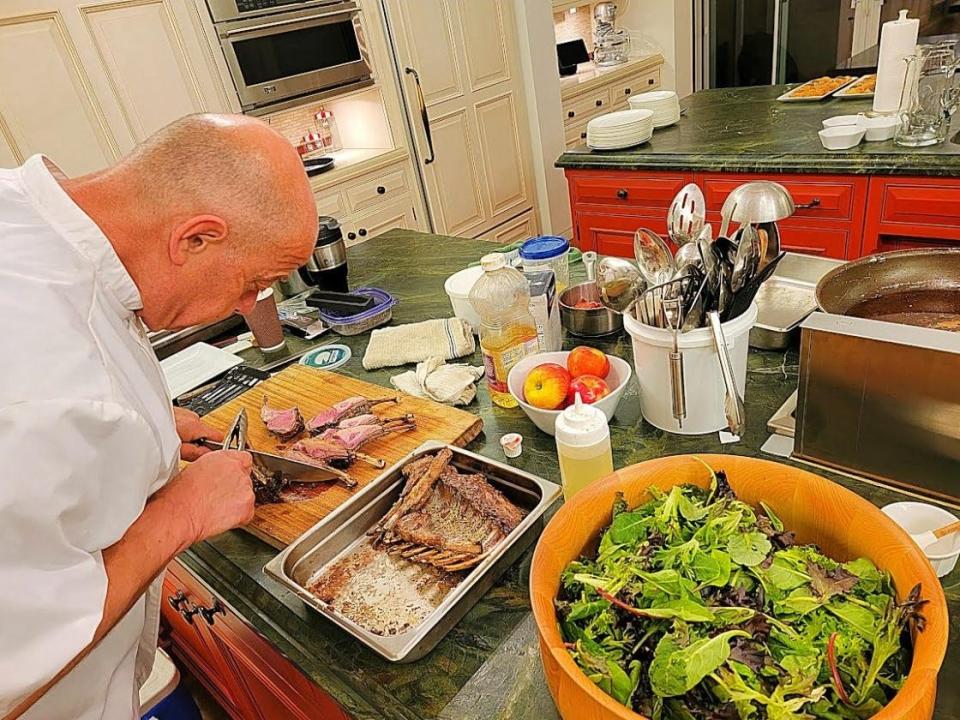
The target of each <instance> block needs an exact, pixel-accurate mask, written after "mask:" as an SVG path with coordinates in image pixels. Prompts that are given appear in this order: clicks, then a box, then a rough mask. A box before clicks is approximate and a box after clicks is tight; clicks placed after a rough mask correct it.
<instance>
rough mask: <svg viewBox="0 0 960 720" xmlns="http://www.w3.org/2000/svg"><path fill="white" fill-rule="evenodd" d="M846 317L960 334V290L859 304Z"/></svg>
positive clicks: (906, 294)
mask: <svg viewBox="0 0 960 720" xmlns="http://www.w3.org/2000/svg"><path fill="white" fill-rule="evenodd" d="M844 315H852V316H853V317H862V318H870V319H872V320H884V321H886V322H894V323H900V324H902V325H916V326H919V327H926V328H934V329H937V330H950V331H953V332H960V290H957V289H949V290H948V289H944V290H933V289H925V290H904V291H900V292H891V293H885V294H883V295H880V296H879V297H873V298H868V299H866V300H861V301H860V302H858V303H856V304H855V305H853V306H852V307H850V309H849V310H847V311H846V312H845V313H844Z"/></svg>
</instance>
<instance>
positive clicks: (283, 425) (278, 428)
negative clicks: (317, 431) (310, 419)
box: [260, 395, 304, 440]
mask: <svg viewBox="0 0 960 720" xmlns="http://www.w3.org/2000/svg"><path fill="white" fill-rule="evenodd" d="M260 419H261V420H263V424H264V425H266V426H267V430H269V431H270V432H272V433H273V434H274V435H276V436H277V437H278V438H280V439H281V440H289V439H291V438H293V437H296V436H297V435H299V434H300V433H301V432H303V427H304V425H303V416H302V415H301V414H300V408H297V407H292V408H287V409H286V410H278V409H276V408H272V407H270V402H269V399H268V398H267V396H266V395H264V396H263V405H262V406H261V407H260Z"/></svg>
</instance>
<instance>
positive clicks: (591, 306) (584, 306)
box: [573, 299, 603, 310]
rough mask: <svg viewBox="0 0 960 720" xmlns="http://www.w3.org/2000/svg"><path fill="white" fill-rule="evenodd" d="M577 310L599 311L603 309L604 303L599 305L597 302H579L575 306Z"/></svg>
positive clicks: (581, 300)
mask: <svg viewBox="0 0 960 720" xmlns="http://www.w3.org/2000/svg"><path fill="white" fill-rule="evenodd" d="M573 307H574V308H576V309H577V310H597V309H599V308H602V307H603V304H602V303H598V302H597V301H596V300H584V299H580V300H577V302H576V304H575V305H574V306H573Z"/></svg>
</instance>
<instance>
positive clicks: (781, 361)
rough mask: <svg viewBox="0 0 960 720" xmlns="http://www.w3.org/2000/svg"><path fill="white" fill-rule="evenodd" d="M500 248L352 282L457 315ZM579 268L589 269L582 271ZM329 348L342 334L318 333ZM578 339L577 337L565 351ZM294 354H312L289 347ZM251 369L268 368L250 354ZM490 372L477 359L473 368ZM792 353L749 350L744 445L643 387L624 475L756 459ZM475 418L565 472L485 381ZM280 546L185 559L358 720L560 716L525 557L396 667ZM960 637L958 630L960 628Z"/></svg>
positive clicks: (619, 428) (234, 547)
mask: <svg viewBox="0 0 960 720" xmlns="http://www.w3.org/2000/svg"><path fill="white" fill-rule="evenodd" d="M493 249H494V246H492V245H490V244H488V243H485V242H483V241H478V240H462V239H457V238H449V237H441V236H437V235H426V234H422V233H416V232H411V231H392V232H389V233H387V234H385V235H382V236H380V237H379V238H376V239H375V240H371V241H368V242H366V243H364V244H362V245H358V246H356V247H352V248H350V250H349V252H348V258H349V265H350V278H351V282H352V284H353V285H355V286H356V285H359V284H360V283H363V284H364V285H375V286H378V287H382V288H386V289H388V290H390V291H391V292H392V293H394V294H396V295H397V296H398V297H399V298H400V304H399V305H398V306H397V307H396V309H395V312H394V322H395V323H406V322H414V321H418V320H424V319H428V318H433V317H446V316H449V315H450V314H451V310H450V306H449V302H448V299H447V297H446V294H445V293H444V292H443V281H444V279H445V278H446V277H447V276H448V275H450V274H451V273H453V272H455V271H456V270H458V269H460V268H462V267H464V266H465V265H467V264H468V263H470V262H472V261H474V260H477V259H478V258H479V257H480V256H481V255H483V254H484V253H486V252H489V251H491V250H493ZM576 272H577V273H578V274H579V273H580V272H582V269H581V268H577V269H576ZM333 340H334V341H336V342H345V343H346V344H347V345H349V346H350V347H351V348H352V349H353V351H354V357H353V358H352V359H351V360H350V362H349V363H348V364H347V365H345V366H343V367H342V368H340V370H339V372H343V373H345V374H347V375H351V376H355V377H360V378H363V379H365V380H369V381H372V382H376V383H381V384H384V385H386V384H388V379H389V377H390V376H391V375H392V374H396V373H397V372H398V370H397V369H394V370H392V371H390V370H384V371H377V372H372V373H368V372H365V371H364V370H363V369H362V367H361V365H360V358H361V357H362V354H363V350H364V348H365V347H366V342H367V336H359V337H355V338H333ZM320 341H321V342H330V341H331V339H327V338H320ZM575 344H577V343H574V342H570V341H568V342H567V346H568V347H572V346H573V345H575ZM291 347H292V349H294V350H295V349H297V348H299V347H302V345H301V344H300V343H299V342H296V341H292V342H291ZM601 347H602V348H603V349H604V350H605V351H606V352H608V353H611V354H614V355H618V356H621V357H623V358H625V359H627V360H630V361H631V362H632V354H631V348H630V342H629V339H628V338H627V337H626V336H622V337H620V338H619V339H618V340H616V341H611V342H607V343H603V344H602V345H601ZM248 359H249V360H252V361H254V362H257V361H260V360H262V358H258V357H256V354H254V355H251V356H250V357H249V358H248ZM471 360H472V362H474V363H475V364H477V363H479V357H477V356H475V357H473V358H472V359H471ZM796 363H797V355H796V353H795V352H788V353H786V354H783V353H761V352H753V353H751V355H750V365H749V373H748V379H747V390H746V410H747V418H748V429H747V432H746V433H745V436H744V438H743V440H742V441H741V442H740V443H738V444H734V445H721V444H720V443H719V441H718V439H717V437H716V436H715V435H712V436H699V437H681V436H675V435H668V434H665V433H663V432H661V431H659V430H656V429H654V428H652V427H651V426H650V425H648V424H645V423H644V422H643V421H642V419H641V417H640V410H639V405H638V400H637V387H636V384H635V381H633V382H632V383H631V387H630V388H628V390H627V393H626V394H625V396H624V398H623V400H622V402H621V404H620V409H619V411H618V413H617V416H616V418H615V419H614V421H613V423H612V424H611V432H612V437H613V446H614V462H615V464H616V467H622V466H625V465H630V464H633V463H638V462H642V461H644V460H648V459H651V458H656V457H660V456H662V455H671V454H677V453H688V452H719V453H736V454H740V455H750V456H759V454H760V453H759V447H760V445H761V444H762V443H763V442H764V441H765V440H766V438H767V431H766V422H767V419H768V418H769V417H770V416H771V415H772V414H773V413H774V411H775V410H776V409H777V408H778V407H779V406H780V405H781V404H782V403H783V401H784V400H785V399H786V398H787V397H788V396H789V395H790V393H791V392H793V390H794V389H795V388H796V385H797V365H796ZM469 409H470V410H472V411H474V412H477V413H479V415H480V416H481V417H482V418H483V421H484V426H485V431H484V434H483V435H481V436H480V438H478V439H477V440H476V441H475V442H474V443H472V444H471V446H470V449H472V450H475V451H477V452H480V453H483V454H486V455H489V456H491V457H493V458H496V459H499V460H502V459H503V455H502V453H501V450H500V446H499V444H498V442H497V440H498V438H499V437H500V436H501V435H502V434H504V433H505V432H512V431H516V432H520V433H523V435H524V438H525V442H524V450H523V455H522V456H521V457H520V458H519V459H518V460H516V461H514V462H515V463H516V465H517V466H518V467H521V468H523V469H525V470H528V471H530V472H533V473H536V474H538V475H541V476H543V477H546V478H548V479H551V480H555V479H557V477H558V469H557V459H556V454H555V450H554V445H553V439H552V438H550V437H547V436H546V435H543V434H542V433H540V432H538V431H537V430H536V429H535V428H534V426H533V425H532V424H531V423H530V422H529V421H528V420H527V419H526V416H525V415H524V414H523V412H522V411H521V410H520V409H515V410H504V409H502V408H499V407H495V406H493V405H492V404H491V402H490V399H489V396H488V394H487V392H486V388H485V386H481V389H480V392H479V396H478V399H477V400H475V401H474V403H473V405H471V406H470V408H469ZM826 474H827V475H829V476H830V477H832V478H833V479H835V480H836V481H837V482H839V483H841V484H842V485H845V486H847V487H849V488H851V489H853V490H854V491H856V492H858V493H860V494H861V495H863V496H864V497H867V498H869V499H870V500H871V501H872V502H875V503H877V504H878V505H883V504H886V503H889V502H893V501H895V500H898V499H904V495H903V494H901V493H899V492H896V491H894V490H890V489H886V488H882V487H879V486H877V485H873V484H868V483H866V482H861V481H858V480H853V479H849V478H845V477H840V476H836V475H832V474H829V473H826ZM275 554H276V551H275V550H274V549H273V548H271V547H269V546H268V545H266V544H265V543H263V542H262V541H260V540H258V539H256V538H254V537H252V536H250V535H248V534H247V533H245V532H242V531H233V532H228V533H226V534H224V535H220V536H218V537H216V538H213V539H211V540H209V541H207V542H202V543H199V544H197V545H195V546H194V547H192V548H191V549H190V550H189V551H187V552H186V553H184V554H183V555H181V557H180V559H181V560H182V561H183V562H184V563H185V564H186V565H187V566H189V567H190V568H191V569H192V570H194V571H195V572H196V573H197V574H198V575H199V577H200V578H202V579H203V580H204V581H205V582H206V583H207V584H208V585H209V587H210V588H211V589H212V590H213V591H214V592H215V593H216V594H217V595H218V596H220V597H221V598H223V599H224V600H225V601H226V602H228V603H229V604H230V605H232V606H233V608H234V609H235V610H236V611H237V612H238V613H239V614H240V615H241V616H242V617H243V618H245V619H246V621H247V622H248V623H249V624H250V625H251V626H252V627H253V628H255V629H256V630H257V631H258V632H259V633H261V634H262V635H263V636H265V637H266V638H267V639H268V640H269V641H270V642H272V643H273V644H274V645H275V646H276V647H277V648H279V649H280V650H281V651H282V652H283V653H284V654H285V655H286V656H287V657H289V658H290V660H291V661H292V662H293V663H295V664H296V665H297V666H299V668H300V669H301V670H302V671H303V672H304V673H305V674H306V675H308V676H309V677H311V678H313V680H314V681H315V682H316V683H317V684H318V685H320V686H321V687H322V688H324V690H326V691H327V692H328V693H329V694H330V695H332V696H333V697H334V698H335V699H336V700H337V701H338V702H339V703H340V704H341V705H342V706H343V707H344V708H345V709H346V710H347V712H349V714H350V715H351V716H353V717H355V718H358V719H360V720H374V719H376V720H381V719H384V718H389V719H390V720H394V719H398V720H399V719H403V720H434V719H442V720H528V719H529V720H556V718H557V717H558V716H557V713H556V710H555V709H554V706H553V702H552V700H551V699H550V695H549V692H548V691H547V687H546V684H545V682H544V679H543V672H542V669H541V666H540V659H539V657H538V653H537V644H536V628H535V626H534V623H533V619H532V615H531V614H530V609H529V598H528V593H527V581H528V575H529V569H530V558H531V555H532V549H531V550H528V551H527V552H526V553H525V554H524V555H523V557H522V559H521V560H520V561H518V562H517V563H516V564H515V565H514V566H513V567H511V568H510V569H509V570H508V571H507V572H506V573H505V574H504V576H503V577H502V578H501V579H500V580H499V581H498V582H497V583H496V584H495V586H494V587H493V589H491V590H490V591H489V592H488V593H487V595H486V596H485V597H484V598H483V599H482V600H481V601H480V602H479V603H478V604H477V605H476V606H475V607H474V608H473V610H471V611H470V612H469V613H468V614H467V615H466V617H464V619H463V620H462V621H460V623H458V624H457V626H456V627H455V628H454V629H453V630H452V631H451V632H450V634H449V635H448V636H447V637H446V638H445V639H444V640H443V641H441V643H440V644H439V645H438V646H437V648H436V649H435V650H433V652H431V653H430V654H429V655H427V656H426V657H425V658H423V659H422V660H419V661H417V662H414V663H411V664H400V665H398V664H392V663H389V662H387V661H385V660H382V659H381V658H380V657H379V656H377V655H376V654H374V653H373V652H372V651H371V650H368V649H367V648H366V647H364V646H363V645H361V644H360V643H359V642H357V641H356V640H354V639H353V638H352V637H350V636H349V635H347V634H346V633H344V632H343V631H341V630H340V629H339V628H337V627H335V626H334V625H333V624H332V623H330V622H327V621H326V620H325V619H324V618H323V617H321V616H320V615H318V614H316V613H315V612H314V611H313V610H311V609H310V608H308V607H307V606H306V605H304V604H303V603H302V602H301V601H300V600H299V599H298V598H297V597H296V596H294V595H293V594H291V593H290V592H288V591H287V590H285V589H284V588H283V587H282V586H280V585H278V584H277V583H276V582H274V581H272V580H271V579H270V578H268V577H267V576H266V575H264V573H263V570H262V569H263V566H264V565H265V564H266V563H267V562H268V561H269V560H270V559H271V558H273V557H274V555H275ZM944 581H945V586H946V588H947V593H948V596H949V598H950V604H951V609H952V611H953V612H952V616H953V618H954V620H953V622H954V623H956V618H960V571H957V572H955V573H953V574H952V575H951V576H950V577H947V578H945V579H944ZM954 628H955V630H956V625H954ZM958 635H960V633H957V632H954V633H953V639H952V642H951V646H950V651H949V654H948V657H947V659H946V661H945V663H944V670H943V672H942V673H941V688H942V689H941V693H940V697H939V700H938V706H937V715H936V717H937V718H938V719H940V720H960V694H958V693H957V692H956V691H955V689H954V688H955V686H956V684H957V682H958V681H960V642H958V640H957V637H958Z"/></svg>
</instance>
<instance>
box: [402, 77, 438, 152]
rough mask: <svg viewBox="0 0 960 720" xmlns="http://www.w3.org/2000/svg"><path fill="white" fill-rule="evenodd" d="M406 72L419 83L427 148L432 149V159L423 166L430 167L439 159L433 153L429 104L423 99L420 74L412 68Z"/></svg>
mask: <svg viewBox="0 0 960 720" xmlns="http://www.w3.org/2000/svg"><path fill="white" fill-rule="evenodd" d="M405 72H406V73H407V75H413V79H414V80H416V81H417V100H418V101H419V102H420V118H421V119H422V120H423V134H424V135H426V137H427V147H428V148H429V149H430V157H428V158H425V159H424V161H423V164H424V165H429V164H430V163H432V162H433V161H434V160H436V159H437V156H436V154H435V153H434V152H433V135H432V134H431V133H430V118H429V117H428V116H427V102H426V100H424V99H423V86H422V85H421V84H420V73H418V72H417V71H416V70H414V69H413V68H412V67H408V68H406V69H405Z"/></svg>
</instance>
